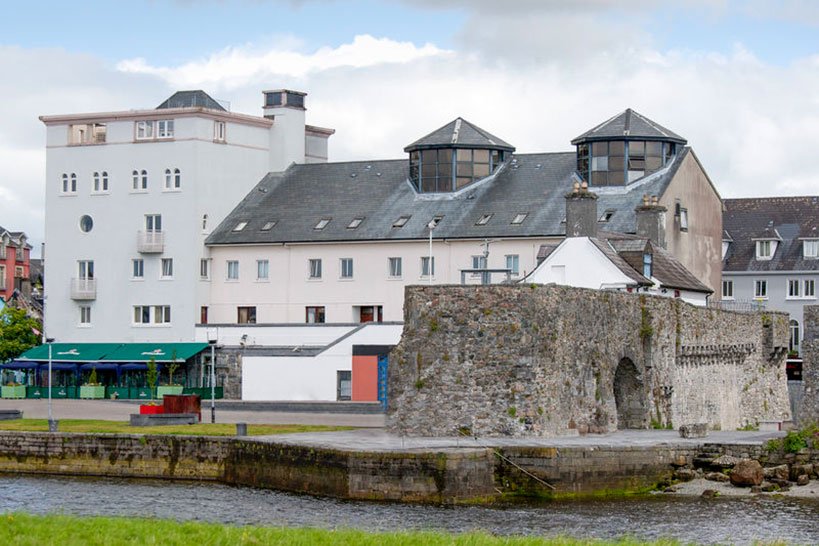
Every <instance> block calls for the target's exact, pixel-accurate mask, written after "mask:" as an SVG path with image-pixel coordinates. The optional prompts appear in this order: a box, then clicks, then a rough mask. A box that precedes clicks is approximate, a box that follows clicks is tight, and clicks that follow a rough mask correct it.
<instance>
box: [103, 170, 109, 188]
mask: <svg viewBox="0 0 819 546" xmlns="http://www.w3.org/2000/svg"><path fill="white" fill-rule="evenodd" d="M102 191H108V171H102Z"/></svg>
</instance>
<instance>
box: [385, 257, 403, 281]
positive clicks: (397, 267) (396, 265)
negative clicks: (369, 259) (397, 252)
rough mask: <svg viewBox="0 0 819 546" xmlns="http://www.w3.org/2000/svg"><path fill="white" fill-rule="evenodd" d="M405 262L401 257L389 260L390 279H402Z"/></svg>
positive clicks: (388, 271)
mask: <svg viewBox="0 0 819 546" xmlns="http://www.w3.org/2000/svg"><path fill="white" fill-rule="evenodd" d="M403 267H404V264H403V260H402V259H401V257H400V256H393V257H391V258H387V275H388V276H389V278H390V279H400V278H401V277H402V273H403V271H402V269H403Z"/></svg>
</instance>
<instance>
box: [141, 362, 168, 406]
mask: <svg viewBox="0 0 819 546" xmlns="http://www.w3.org/2000/svg"><path fill="white" fill-rule="evenodd" d="M158 375H159V374H158V372H157V370H156V360H155V359H154V357H151V359H150V360H149V361H148V370H147V371H146V372H145V379H146V380H147V381H148V390H149V391H150V393H151V401H150V402H148V403H147V404H140V406H139V413H140V415H156V414H158V413H162V411H163V408H162V406H160V405H158V404H157V403H156V402H154V388H156V380H157V379H158Z"/></svg>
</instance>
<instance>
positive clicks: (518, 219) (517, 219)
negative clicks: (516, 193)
mask: <svg viewBox="0 0 819 546" xmlns="http://www.w3.org/2000/svg"><path fill="white" fill-rule="evenodd" d="M527 216H529V213H528V212H519V213H517V214H516V215H515V217H514V218H512V224H514V225H520V224H522V223H523V221H524V220H526V217H527Z"/></svg>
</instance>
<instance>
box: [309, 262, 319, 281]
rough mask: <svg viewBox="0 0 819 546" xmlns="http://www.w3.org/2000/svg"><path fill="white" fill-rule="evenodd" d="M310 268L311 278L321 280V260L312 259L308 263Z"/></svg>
mask: <svg viewBox="0 0 819 546" xmlns="http://www.w3.org/2000/svg"><path fill="white" fill-rule="evenodd" d="M308 264H309V267H310V278H311V279H320V278H321V259H318V258H311V259H310V260H309V262H308Z"/></svg>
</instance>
